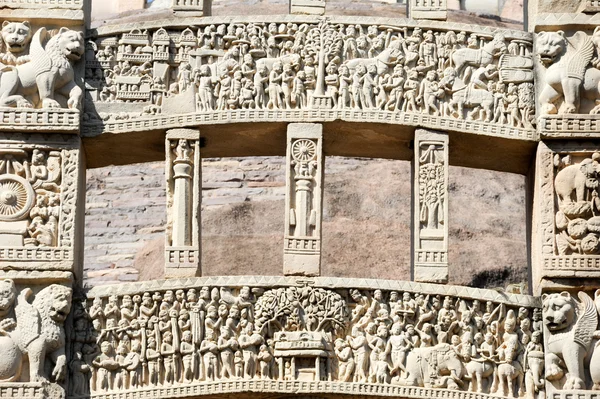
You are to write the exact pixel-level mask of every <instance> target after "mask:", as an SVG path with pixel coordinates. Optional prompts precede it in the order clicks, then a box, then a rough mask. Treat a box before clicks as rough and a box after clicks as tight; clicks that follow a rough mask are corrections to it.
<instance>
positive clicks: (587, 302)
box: [539, 291, 600, 397]
mask: <svg viewBox="0 0 600 399" xmlns="http://www.w3.org/2000/svg"><path fill="white" fill-rule="evenodd" d="M590 294H591V295H590ZM590 294H588V293H586V292H583V291H582V292H578V293H577V294H576V295H575V294H571V293H569V292H567V291H563V292H552V293H547V294H544V295H542V299H543V321H540V322H539V323H542V324H543V329H544V337H545V348H546V370H545V375H546V380H547V381H548V389H549V392H548V393H549V394H550V395H553V394H554V392H555V391H567V390H598V387H600V368H599V364H600V359H599V356H600V353H599V352H598V350H597V348H598V339H599V338H600V331H599V330H598V312H599V311H600V306H599V294H600V292H599V291H596V292H595V293H590ZM576 297H577V298H576ZM592 298H593V299H592ZM558 394H559V395H562V396H564V395H563V394H564V392H558ZM562 396H561V397H562ZM553 397H557V396H556V395H553Z"/></svg>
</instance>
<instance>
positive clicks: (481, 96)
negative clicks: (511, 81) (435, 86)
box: [448, 85, 494, 122]
mask: <svg viewBox="0 0 600 399" xmlns="http://www.w3.org/2000/svg"><path fill="white" fill-rule="evenodd" d="M493 105H494V95H493V94H492V93H490V92H489V91H487V90H483V89H477V88H475V87H474V86H473V85H468V86H465V87H463V88H461V89H458V90H456V91H455V92H454V93H453V95H452V99H451V100H450V102H449V104H448V111H449V112H450V114H454V115H455V116H457V117H458V118H460V119H462V118H463V108H464V107H465V106H466V107H467V108H474V110H473V112H471V114H470V115H471V116H474V114H475V113H476V112H475V111H478V110H479V109H481V111H483V114H484V115H485V117H483V116H482V118H481V119H483V120H485V121H486V122H489V121H491V120H492V115H493V114H492V106H493Z"/></svg>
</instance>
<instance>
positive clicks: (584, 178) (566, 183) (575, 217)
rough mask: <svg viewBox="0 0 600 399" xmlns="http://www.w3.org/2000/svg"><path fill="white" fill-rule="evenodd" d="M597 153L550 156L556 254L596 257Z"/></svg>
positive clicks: (599, 213)
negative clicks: (553, 193)
mask: <svg viewBox="0 0 600 399" xmlns="http://www.w3.org/2000/svg"><path fill="white" fill-rule="evenodd" d="M599 161H600V152H598V151H595V152H593V153H591V154H589V153H588V154H585V155H583V154H576V153H571V154H561V153H557V154H555V155H554V170H555V177H554V190H555V193H556V196H555V200H556V204H557V207H558V209H557V212H556V216H555V237H556V240H555V242H556V254H558V255H573V254H575V255H598V254H600V197H599V195H598V194H599V183H600V180H599V179H600V174H599V172H600V163H599Z"/></svg>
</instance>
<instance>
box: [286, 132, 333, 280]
mask: <svg viewBox="0 0 600 399" xmlns="http://www.w3.org/2000/svg"><path fill="white" fill-rule="evenodd" d="M287 135H288V147H287V172H286V181H287V193H286V199H285V203H286V217H285V228H286V231H285V236H284V247H283V253H284V255H283V269H284V274H304V275H311V276H314V275H319V273H320V267H321V219H322V209H321V208H322V196H323V162H324V161H323V149H322V145H323V144H322V140H323V126H322V125H320V124H310V123H293V124H290V125H288V134H287Z"/></svg>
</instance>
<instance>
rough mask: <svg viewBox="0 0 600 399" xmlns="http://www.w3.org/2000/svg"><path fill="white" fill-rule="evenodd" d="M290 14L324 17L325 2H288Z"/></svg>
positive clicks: (315, 0) (295, 0)
mask: <svg viewBox="0 0 600 399" xmlns="http://www.w3.org/2000/svg"><path fill="white" fill-rule="evenodd" d="M290 14H308V15H324V14H325V0H290Z"/></svg>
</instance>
